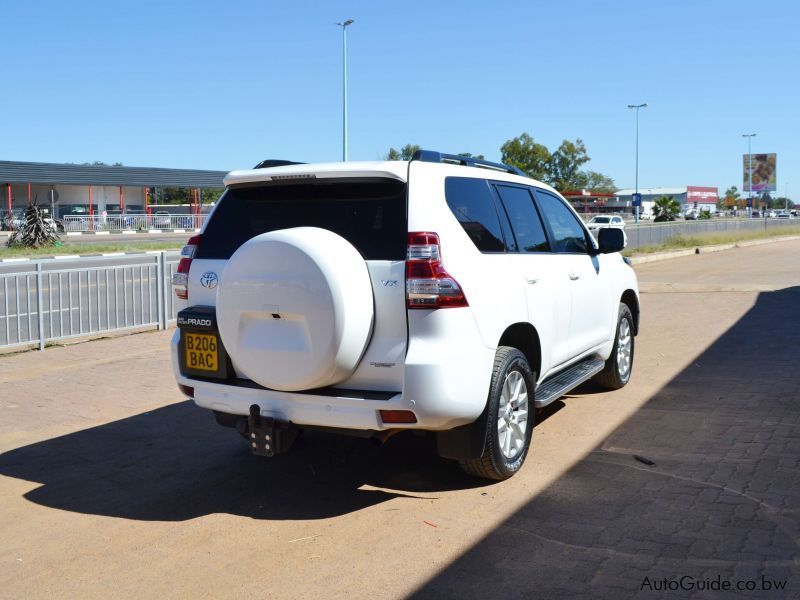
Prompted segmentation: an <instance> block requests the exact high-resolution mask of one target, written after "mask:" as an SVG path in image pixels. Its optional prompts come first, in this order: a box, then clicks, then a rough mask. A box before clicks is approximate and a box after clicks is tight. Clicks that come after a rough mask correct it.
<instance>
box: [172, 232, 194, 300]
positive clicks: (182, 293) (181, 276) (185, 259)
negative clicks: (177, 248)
mask: <svg viewBox="0 0 800 600" xmlns="http://www.w3.org/2000/svg"><path fill="white" fill-rule="evenodd" d="M199 247H200V236H199V235H193V236H192V237H190V238H189V241H188V242H186V245H185V246H184V247H183V249H182V250H181V262H179V263H178V270H177V272H175V273H173V274H172V289H173V290H175V295H176V296H177V297H178V298H180V299H181V300H188V299H189V267H191V266H192V259H193V258H194V255H195V254H196V253H197V248H199Z"/></svg>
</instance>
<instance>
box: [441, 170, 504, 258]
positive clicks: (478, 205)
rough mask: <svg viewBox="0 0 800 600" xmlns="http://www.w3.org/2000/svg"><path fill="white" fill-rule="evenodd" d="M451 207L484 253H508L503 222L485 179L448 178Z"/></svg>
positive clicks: (447, 193)
mask: <svg viewBox="0 0 800 600" xmlns="http://www.w3.org/2000/svg"><path fill="white" fill-rule="evenodd" d="M444 195H445V199H446V200H447V206H449V207H450V210H451V211H452V213H453V214H454V215H455V217H456V219H458V221H459V223H461V227H463V228H464V231H466V232H467V235H468V236H469V237H470V239H471V240H472V243H473V244H475V246H476V247H477V248H478V250H480V251H481V252H505V244H504V243H503V234H502V232H501V230H500V219H499V218H498V216H497V210H496V208H495V203H494V198H493V196H492V190H491V189H490V188H489V182H488V181H486V180H485V179H473V178H470V177H448V178H447V179H445V182H444Z"/></svg>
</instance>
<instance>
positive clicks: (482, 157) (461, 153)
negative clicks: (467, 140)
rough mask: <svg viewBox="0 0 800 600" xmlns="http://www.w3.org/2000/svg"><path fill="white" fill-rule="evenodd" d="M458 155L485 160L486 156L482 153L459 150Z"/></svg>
mask: <svg viewBox="0 0 800 600" xmlns="http://www.w3.org/2000/svg"><path fill="white" fill-rule="evenodd" d="M458 155H459V156H466V157H467V158H477V159H478V160H485V159H486V157H485V156H484V155H483V154H472V153H471V152H459V153H458Z"/></svg>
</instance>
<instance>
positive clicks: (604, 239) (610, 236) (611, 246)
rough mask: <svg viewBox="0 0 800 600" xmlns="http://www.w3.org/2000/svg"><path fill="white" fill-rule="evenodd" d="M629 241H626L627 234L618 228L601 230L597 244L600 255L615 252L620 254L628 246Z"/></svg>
mask: <svg viewBox="0 0 800 600" xmlns="http://www.w3.org/2000/svg"><path fill="white" fill-rule="evenodd" d="M627 243H628V240H627V239H625V232H624V231H622V229H618V228H617V227H607V228H604V229H601V230H600V231H599V232H598V234H597V244H598V246H599V247H600V248H599V254H611V253H613V252H620V251H622V249H623V248H625V246H626V245H627Z"/></svg>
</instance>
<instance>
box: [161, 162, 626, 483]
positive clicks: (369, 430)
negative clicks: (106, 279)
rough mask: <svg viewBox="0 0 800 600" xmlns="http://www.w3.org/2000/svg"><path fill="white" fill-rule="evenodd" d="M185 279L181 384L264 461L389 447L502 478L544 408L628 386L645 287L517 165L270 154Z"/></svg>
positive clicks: (237, 176)
mask: <svg viewBox="0 0 800 600" xmlns="http://www.w3.org/2000/svg"><path fill="white" fill-rule="evenodd" d="M225 185H226V191H225V193H224V195H223V197H222V198H221V199H220V201H219V203H218V204H217V206H216V207H215V208H214V211H213V212H212V213H211V216H210V217H209V219H208V222H207V223H206V225H205V227H204V228H203V230H202V232H201V233H200V234H199V235H195V236H194V237H192V238H191V239H190V240H189V242H188V244H187V246H186V247H185V248H184V249H183V258H182V259H181V262H180V265H179V267H178V272H177V273H176V274H175V275H174V276H173V281H172V283H173V288H174V292H175V294H176V295H177V297H178V299H179V304H180V306H179V308H180V309H181V310H180V313H179V315H178V330H177V331H176V332H175V335H174V337H173V338H172V361H173V368H174V371H175V376H176V378H177V381H178V384H179V386H180V388H181V390H182V391H183V392H184V393H185V394H186V395H187V396H189V397H191V398H193V399H194V402H195V403H196V404H197V405H198V406H200V407H203V408H207V409H210V410H212V411H214V414H215V415H216V419H217V421H218V422H219V423H220V424H222V425H226V426H229V427H234V428H236V429H237V430H238V431H239V433H241V434H242V435H243V436H245V437H246V438H247V440H248V443H249V444H250V447H251V449H252V451H253V452H254V453H256V454H259V455H264V456H273V455H275V454H279V453H282V452H285V451H287V450H288V449H289V448H290V447H291V445H292V443H293V442H294V439H295V437H296V435H297V433H298V432H299V430H301V429H322V430H326V431H335V432H340V433H345V434H350V435H359V436H371V437H375V438H377V439H379V440H385V439H386V438H388V437H389V436H391V435H392V434H393V433H396V432H398V431H401V430H404V429H421V430H427V431H433V432H436V435H437V445H438V451H439V454H440V455H441V456H443V457H445V458H449V459H455V460H458V461H459V462H460V464H461V465H462V467H463V468H464V469H465V470H466V471H467V472H469V473H471V474H473V475H476V476H480V477H486V478H491V479H506V478H508V477H511V476H512V475H514V473H516V472H517V471H518V470H519V469H520V468H521V466H522V464H523V462H524V461H525V456H526V454H527V453H528V448H529V446H530V443H531V434H532V433H533V425H534V414H535V410H534V409H535V408H539V407H542V406H545V405H547V404H549V403H550V402H553V401H554V400H556V399H558V398H559V397H560V396H562V395H563V394H565V393H566V392H568V391H569V390H571V389H572V388H574V387H576V386H577V385H579V384H581V383H582V382H584V381H586V380H588V379H590V378H592V377H593V378H594V379H595V381H597V383H599V384H600V385H602V386H604V387H606V388H611V389H617V388H621V387H622V386H624V385H625V384H626V383H627V382H628V380H629V379H630V376H631V369H632V366H633V350H634V335H635V334H636V333H637V330H638V327H639V294H638V285H637V281H636V275H635V274H634V272H633V269H631V267H630V266H629V264H627V262H626V260H625V259H623V257H622V256H621V255H620V254H619V251H620V250H622V248H623V246H624V244H625V242H624V236H623V232H622V230H621V229H616V228H609V229H601V230H600V231H599V232H598V239H597V240H596V241H595V239H594V238H593V236H592V235H590V234H589V232H588V231H587V229H586V227H585V226H584V224H583V223H582V221H581V219H580V218H579V217H578V216H577V214H576V213H575V212H574V211H573V209H572V208H571V207H570V205H569V203H567V202H566V201H565V200H564V199H563V198H562V197H561V196H559V194H558V193H557V192H555V191H554V190H553V189H552V188H550V187H548V186H547V185H544V184H542V183H539V182H538V181H534V180H532V179H530V178H529V177H526V176H525V175H524V174H523V173H522V172H520V171H519V170H517V169H516V168H514V167H509V166H507V165H502V164H497V163H490V162H487V161H483V160H476V159H472V158H465V157H462V156H455V155H448V154H441V153H439V152H431V151H419V152H417V153H416V154H415V155H414V157H413V159H412V160H411V161H409V162H403V161H391V162H348V163H332V164H299V163H291V162H288V161H264V162H263V163H261V164H259V165H258V166H257V167H256V168H255V169H252V170H247V171H234V172H232V173H230V174H229V175H228V176H227V177H226V178H225Z"/></svg>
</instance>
